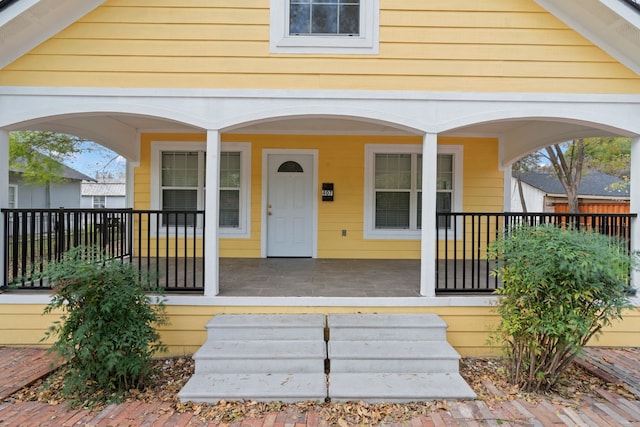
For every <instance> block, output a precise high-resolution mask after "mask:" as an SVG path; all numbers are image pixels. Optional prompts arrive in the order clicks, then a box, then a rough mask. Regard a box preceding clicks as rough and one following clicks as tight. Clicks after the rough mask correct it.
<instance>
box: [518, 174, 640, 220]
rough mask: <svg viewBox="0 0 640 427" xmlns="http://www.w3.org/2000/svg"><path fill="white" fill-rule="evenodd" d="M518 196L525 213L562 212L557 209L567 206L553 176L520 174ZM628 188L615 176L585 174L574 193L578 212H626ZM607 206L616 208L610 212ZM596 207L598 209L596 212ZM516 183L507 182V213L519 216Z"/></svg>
mask: <svg viewBox="0 0 640 427" xmlns="http://www.w3.org/2000/svg"><path fill="white" fill-rule="evenodd" d="M521 178H522V190H523V191H522V193H523V195H524V199H525V203H526V205H527V211H528V212H564V210H562V209H559V206H564V205H566V204H567V193H566V192H565V190H564V187H562V184H561V183H560V181H559V180H558V177H557V176H556V175H555V174H554V173H545V172H523V173H522V176H521ZM629 200H630V195H629V184H627V183H624V182H623V181H622V180H620V179H618V178H616V177H615V176H611V175H608V174H606V173H601V172H588V173H585V174H584V175H583V176H582V180H581V181H580V188H579V189H578V202H579V204H580V209H581V212H582V211H584V210H587V211H588V212H596V211H599V212H605V211H606V212H621V211H623V210H624V211H626V212H629V210H628V209H629ZM611 206H616V209H615V210H614V211H611ZM599 207H600V208H599ZM522 211H523V209H522V204H521V202H520V194H519V192H518V183H517V180H516V178H515V177H512V178H511V212H522Z"/></svg>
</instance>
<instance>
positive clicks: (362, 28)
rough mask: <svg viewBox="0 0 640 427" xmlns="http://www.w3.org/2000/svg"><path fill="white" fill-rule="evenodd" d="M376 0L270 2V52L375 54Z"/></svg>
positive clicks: (293, 0) (288, 0)
mask: <svg viewBox="0 0 640 427" xmlns="http://www.w3.org/2000/svg"><path fill="white" fill-rule="evenodd" d="M379 8H380V6H379V0H365V1H361V0H271V22H270V25H271V31H270V38H271V44H270V47H271V52H273V53H327V54H331V53H350V54H351V53H364V54H377V53H378V26H379V18H378V15H379Z"/></svg>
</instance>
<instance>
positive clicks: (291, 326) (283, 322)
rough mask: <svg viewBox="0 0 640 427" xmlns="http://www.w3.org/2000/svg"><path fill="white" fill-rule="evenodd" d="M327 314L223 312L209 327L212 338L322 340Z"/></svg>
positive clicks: (208, 335)
mask: <svg viewBox="0 0 640 427" xmlns="http://www.w3.org/2000/svg"><path fill="white" fill-rule="evenodd" d="M325 325H326V318H325V316H324V315H323V314H222V315H218V316H214V317H213V318H212V319H211V320H210V321H209V322H208V323H207V325H206V326H205V327H206V329H207V339H211V340H234V341H238V340H265V339H278V340H296V339H299V340H320V341H324V328H325Z"/></svg>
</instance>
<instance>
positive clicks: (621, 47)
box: [534, 0, 640, 74]
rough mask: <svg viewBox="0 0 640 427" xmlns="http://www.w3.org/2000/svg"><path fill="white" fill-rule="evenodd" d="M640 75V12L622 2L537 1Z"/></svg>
mask: <svg viewBox="0 0 640 427" xmlns="http://www.w3.org/2000/svg"><path fill="white" fill-rule="evenodd" d="M534 1H535V2H536V3H537V4H538V5H540V6H541V7H543V8H544V9H546V10H547V11H548V12H550V13H551V14H552V15H554V16H555V17H556V18H558V19H559V20H561V21H562V22H564V23H565V24H567V25H568V26H569V27H571V28H573V29H574V30H576V31H577V32H578V33H580V35H582V36H583V37H585V38H586V39H587V40H589V41H591V42H592V43H594V44H595V45H596V46H598V47H599V48H601V49H602V50H604V51H605V52H607V53H608V54H609V55H611V56H612V57H614V58H615V59H617V60H618V61H620V62H621V63H622V64H623V65H625V66H626V67H628V68H629V69H631V70H632V71H634V72H635V73H636V74H640V13H638V11H637V10H635V9H633V8H632V7H631V6H629V5H628V4H626V3H624V2H622V1H620V0H534Z"/></svg>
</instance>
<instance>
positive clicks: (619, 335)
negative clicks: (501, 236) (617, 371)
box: [0, 304, 640, 356]
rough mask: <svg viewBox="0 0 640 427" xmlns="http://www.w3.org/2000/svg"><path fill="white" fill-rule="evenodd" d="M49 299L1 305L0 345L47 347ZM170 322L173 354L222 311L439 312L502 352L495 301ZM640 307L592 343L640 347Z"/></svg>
mask: <svg viewBox="0 0 640 427" xmlns="http://www.w3.org/2000/svg"><path fill="white" fill-rule="evenodd" d="M43 309H44V305H39V304H28V305H26V304H25V305H22V304H14V305H9V304H6V305H5V304H3V305H0V325H1V326H0V346H25V347H48V346H49V345H50V344H51V342H50V341H49V342H41V341H40V339H41V338H43V337H44V333H45V332H46V330H47V329H48V327H49V326H50V325H51V324H52V323H53V322H54V321H55V320H57V319H58V317H57V316H56V315H55V314H51V315H47V316H43V315H42V310H43ZM167 313H168V315H169V324H168V325H166V326H162V327H161V328H160V329H159V330H160V335H161V339H162V341H163V342H164V343H165V344H166V345H167V346H168V348H169V352H168V355H172V356H176V355H185V354H187V355H190V354H193V353H194V352H195V351H196V350H197V349H198V348H199V347H200V346H201V345H202V344H203V343H204V342H205V340H206V332H205V328H204V326H205V324H206V323H207V321H208V320H209V319H210V318H211V317H212V316H214V315H216V314H222V313H250V314H256V313H267V314H273V313H321V314H330V313H435V314H438V315H439V316H440V317H442V319H444V321H445V322H446V323H447V325H448V326H449V327H448V329H447V340H448V341H449V343H450V344H451V345H452V346H454V347H455V348H456V350H457V351H458V352H459V353H460V354H461V355H462V356H486V355H499V354H500V351H499V349H498V348H496V347H494V346H491V345H489V344H488V339H489V334H490V331H491V330H492V329H493V328H494V327H495V325H497V323H498V321H499V318H498V316H497V315H496V314H495V312H494V309H493V308H492V307H386V306H385V307H382V306H380V307H213V306H199V305H198V306H191V305H184V306H168V307H167ZM639 329H640V310H638V309H633V310H629V311H627V312H626V313H625V316H624V319H623V320H622V321H621V322H615V323H614V325H613V326H612V327H610V328H607V329H606V330H605V331H604V334H603V335H601V336H600V337H599V338H598V339H593V340H592V341H591V342H590V345H599V346H610V347H625V346H627V347H640V334H638V332H637V331H638V330H639Z"/></svg>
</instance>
